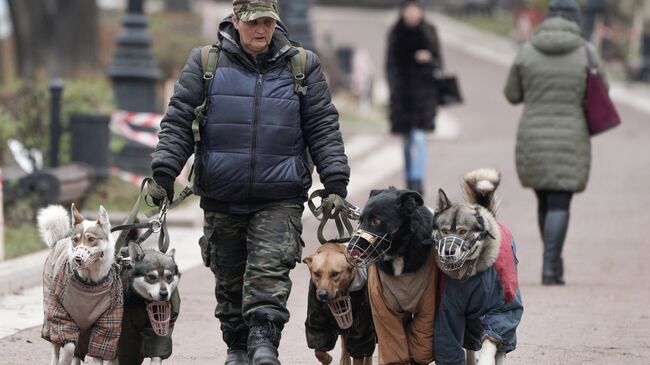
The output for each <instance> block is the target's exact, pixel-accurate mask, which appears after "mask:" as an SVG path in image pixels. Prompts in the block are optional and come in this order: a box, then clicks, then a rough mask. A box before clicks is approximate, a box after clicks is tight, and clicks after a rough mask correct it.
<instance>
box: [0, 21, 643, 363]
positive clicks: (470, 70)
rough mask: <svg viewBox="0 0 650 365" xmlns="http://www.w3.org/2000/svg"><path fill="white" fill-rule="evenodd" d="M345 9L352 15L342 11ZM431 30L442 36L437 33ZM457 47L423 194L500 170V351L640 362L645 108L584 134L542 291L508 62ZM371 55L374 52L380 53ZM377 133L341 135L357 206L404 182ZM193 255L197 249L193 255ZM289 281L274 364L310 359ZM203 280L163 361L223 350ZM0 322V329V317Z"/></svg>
mask: <svg viewBox="0 0 650 365" xmlns="http://www.w3.org/2000/svg"><path fill="white" fill-rule="evenodd" d="M328 11H332V10H328ZM325 15H326V14H325ZM344 15H345V16H349V17H353V16H354V14H351V13H349V12H348V11H346V12H345V14H344ZM368 19H369V20H368V21H367V23H364V24H362V25H361V26H359V25H357V24H355V25H354V26H355V27H357V26H358V28H355V29H356V30H355V33H354V34H355V37H357V38H359V39H358V42H360V43H363V44H366V45H368V46H369V47H380V46H381V45H380V44H376V43H381V42H377V41H376V40H377V37H380V38H381V39H382V40H383V35H384V34H385V28H386V26H387V24H388V23H387V21H389V20H390V19H392V18H391V17H389V16H388V15H387V13H377V16H376V17H372V16H370V15H369V16H368ZM344 25H345V22H342V23H337V24H335V25H334V26H333V27H334V29H337V31H344V30H342V29H341V27H342V26H344ZM319 26H320V27H323V26H324V25H322V24H321V25H319ZM440 31H441V32H442V33H443V40H444V38H445V37H444V29H440ZM349 34H352V33H349ZM378 35H379V36H378ZM373 42H374V43H373ZM484 46H485V45H484ZM467 47H471V45H469V44H468V45H467V46H466V47H461V46H459V45H458V44H452V42H450V43H449V44H446V45H445V55H446V57H447V65H448V67H449V70H450V71H451V72H454V73H458V74H459V75H460V76H461V80H462V88H463V91H464V93H465V97H466V103H465V104H464V105H463V106H462V107H455V108H452V109H449V110H448V111H447V113H448V118H450V120H452V121H453V120H455V121H456V122H457V123H458V124H459V125H460V134H459V135H458V137H457V138H451V139H438V140H435V141H433V142H432V144H431V148H430V156H429V157H430V164H429V166H430V170H429V173H428V176H427V184H426V186H427V190H428V191H427V194H426V201H427V203H428V204H430V205H433V202H434V195H433V193H434V191H435V190H437V188H438V187H442V188H444V189H445V190H446V191H447V192H448V193H449V195H450V197H451V198H452V199H459V198H460V196H461V194H460V191H459V179H460V177H461V176H462V175H463V174H464V173H465V172H467V171H469V170H470V169H474V168H476V167H481V166H493V167H495V168H497V169H499V170H500V171H502V173H503V182H502V184H501V186H500V188H499V189H500V191H499V192H500V196H501V198H502V201H503V202H502V205H501V207H500V211H499V218H500V220H501V221H502V222H504V223H505V224H507V225H508V226H509V228H510V229H511V230H512V232H513V234H514V237H515V239H516V241H517V243H518V257H519V259H520V265H519V273H520V285H521V290H522V294H523V299H524V304H525V307H526V311H525V313H524V318H523V321H522V324H521V326H520V328H519V331H518V338H519V346H518V349H517V350H516V351H515V352H514V353H512V354H511V355H510V356H509V364H548V365H557V364H639V365H641V364H644V365H647V364H649V363H650V305H648V303H650V283H649V282H648V280H647V279H648V278H650V265H649V264H648V262H650V250H649V249H648V238H647V235H646V234H645V225H647V224H648V223H649V222H650V210H649V209H648V208H647V207H648V205H649V204H650V194H648V192H647V185H648V181H649V180H650V170H648V166H650V146H649V144H648V136H649V135H650V120H649V119H650V116H649V115H648V114H644V112H643V108H634V107H632V106H629V105H627V104H622V105H620V112H621V115H622V117H623V120H624V122H623V123H624V124H623V125H622V126H621V127H619V128H617V129H615V130H612V131H610V132H608V133H606V134H604V135H602V136H599V137H597V138H594V139H593V168H592V173H591V180H590V183H589V187H588V190H587V191H586V192H585V193H583V194H579V195H577V196H576V197H575V198H574V201H573V205H572V210H571V213H572V218H571V219H572V221H571V227H570V229H569V233H568V237H567V245H566V251H565V257H566V278H567V281H568V284H567V285H566V286H565V287H557V288H548V287H542V286H541V285H540V284H539V281H540V270H541V240H540V238H539V234H538V232H537V226H536V218H535V210H536V207H535V198H534V195H533V193H532V192H531V191H529V190H525V189H523V188H521V187H520V185H519V182H518V180H517V177H516V172H515V167H514V156H513V151H514V137H515V131H516V125H517V120H518V118H519V115H520V113H521V108H519V107H517V108H514V107H511V106H509V105H508V104H507V103H506V102H505V100H504V98H503V96H502V94H501V89H502V87H503V83H504V80H505V76H506V72H507V69H506V67H505V66H504V64H506V63H504V62H493V61H491V60H490V57H493V55H492V56H490V57H487V60H486V57H482V56H481V55H480V54H477V53H476V52H473V51H468V49H467ZM371 53H376V54H381V50H374V51H372V52H371ZM451 124H452V125H453V124H454V123H453V122H452V123H451ZM344 127H345V126H344ZM381 128H384V126H383V125H381V124H377V126H376V127H374V128H372V129H371V130H369V131H367V133H363V134H361V135H356V134H351V133H346V135H345V139H346V141H347V142H348V151H349V153H350V155H351V156H350V157H351V164H352V171H353V178H352V184H351V187H350V200H351V201H352V202H354V203H356V204H358V205H362V204H363V203H364V201H365V200H366V197H367V192H368V191H369V190H370V189H372V188H377V187H386V186H388V185H391V184H392V185H396V186H402V184H403V182H402V177H401V172H400V168H401V167H400V164H401V152H400V146H399V143H398V141H397V140H396V139H393V138H390V137H387V136H385V135H382V134H381V133H380V132H381V131H380V130H379V129H381ZM354 130H355V133H358V131H357V130H356V129H354ZM195 213H196V212H195ZM198 214H199V215H200V213H198ZM315 228H316V222H315V220H314V219H312V218H307V217H306V219H305V231H304V235H303V237H304V238H305V241H307V243H308V246H307V247H306V248H305V253H307V254H308V253H311V252H313V251H314V250H315V248H316V247H317V242H316V239H315ZM199 235H200V231H198V230H190V231H188V232H186V233H185V234H184V235H181V234H179V235H177V236H176V237H181V238H177V240H178V241H177V242H176V245H178V246H183V247H189V248H190V249H189V250H188V249H187V248H184V249H183V251H185V252H187V254H186V255H187V257H188V259H189V261H191V260H194V261H195V262H196V257H198V249H197V248H196V238H197V237H198V236H199ZM192 250H194V255H196V256H192ZM192 257H194V258H192ZM189 261H188V262H189ZM190 266H191V265H190ZM292 278H293V280H294V287H293V293H292V295H291V298H290V302H289V306H290V310H291V313H292V319H291V321H290V322H289V324H288V325H287V328H286V330H285V331H284V334H283V341H282V346H281V358H282V360H283V363H284V364H290V365H293V364H314V363H316V362H315V360H314V358H313V356H312V353H311V351H309V350H308V349H307V348H306V343H305V339H304V327H303V322H304V319H305V313H306V293H307V284H308V273H307V270H306V267H305V265H299V266H298V267H297V268H296V269H295V270H294V271H293V272H292ZM212 280H213V279H212V277H211V274H210V272H209V270H207V269H204V268H201V267H198V268H194V269H190V270H188V271H186V272H185V273H184V274H183V277H182V280H181V290H182V296H183V309H182V313H181V316H180V318H179V321H178V323H177V330H176V331H175V334H174V344H175V350H174V355H173V359H172V360H171V361H170V362H169V363H172V364H206V363H216V364H219V363H222V361H223V358H224V355H225V349H224V346H223V344H222V342H221V341H220V340H219V338H220V333H219V330H218V324H217V321H216V320H215V319H214V318H213V317H212V311H213V307H214V298H213V296H212V295H213V294H212V285H213V283H212ZM38 300H40V298H38ZM12 313H14V314H15V312H12ZM2 314H4V313H2ZM8 315H11V314H8ZM0 320H1V321H3V322H2V323H3V325H2V326H4V321H5V316H4V315H3V317H2V319H0ZM0 352H1V353H2V354H3V356H1V357H0V364H27V363H45V362H46V361H47V354H48V351H47V345H46V343H45V342H44V341H43V340H41V339H40V338H39V337H38V329H37V328H30V329H26V330H23V331H20V332H18V333H16V334H13V335H11V336H8V337H5V338H3V339H1V340H0Z"/></svg>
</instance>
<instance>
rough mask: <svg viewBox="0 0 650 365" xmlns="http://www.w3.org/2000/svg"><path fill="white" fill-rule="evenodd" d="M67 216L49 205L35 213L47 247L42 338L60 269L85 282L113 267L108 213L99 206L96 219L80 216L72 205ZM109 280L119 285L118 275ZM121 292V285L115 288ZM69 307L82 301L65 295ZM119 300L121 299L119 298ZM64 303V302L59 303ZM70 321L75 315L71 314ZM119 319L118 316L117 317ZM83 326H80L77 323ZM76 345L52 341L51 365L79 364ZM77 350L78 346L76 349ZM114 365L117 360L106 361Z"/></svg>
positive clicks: (102, 276) (97, 280) (103, 275)
mask: <svg viewBox="0 0 650 365" xmlns="http://www.w3.org/2000/svg"><path fill="white" fill-rule="evenodd" d="M70 213H71V214H70V215H68V212H67V211H66V209H65V208H63V207H62V206H60V205H51V206H49V207H47V208H44V209H42V210H41V211H40V212H39V214H38V229H39V232H40V235H41V238H42V239H43V241H44V242H45V244H46V245H47V246H48V247H50V249H51V251H50V254H49V255H48V257H47V259H46V261H45V266H44V267H43V310H44V314H45V323H44V325H43V337H44V338H47V339H49V338H50V330H51V327H50V325H49V323H48V322H49V321H48V317H47V311H48V299H50V298H49V297H50V296H51V295H53V293H54V292H55V291H54V288H53V284H54V281H55V277H56V276H57V275H59V274H60V273H61V270H66V268H70V269H71V270H72V273H71V275H70V276H75V277H76V278H78V279H80V280H81V281H82V282H84V283H88V284H87V285H93V283H100V282H103V281H104V279H105V278H107V277H108V276H109V274H111V273H112V274H113V275H115V271H114V269H113V270H112V268H113V263H114V251H115V241H114V240H113V238H112V237H111V225H110V221H109V218H108V213H107V212H106V210H105V209H104V207H102V206H100V207H99V214H98V218H97V220H95V221H91V220H87V219H84V217H83V216H82V215H81V213H79V211H78V210H77V208H76V207H75V206H74V204H72V206H71V209H70ZM115 278H116V279H117V280H114V281H112V282H111V283H112V285H120V286H121V283H120V281H119V277H117V276H116V277H115ZM119 293H120V294H121V288H120V290H119ZM66 301H70V302H71V305H72V306H73V307H79V305H80V304H82V303H79V302H77V303H75V301H81V299H79V298H74V297H73V298H70V295H68V297H67V298H66ZM120 302H121V299H120ZM63 304H64V305H65V303H63ZM72 318H73V320H75V323H76V324H77V325H78V323H77V322H76V318H75V316H74V315H73V316H72ZM120 320H121V318H120ZM80 327H83V326H80ZM76 346H77V344H75V343H72V342H68V343H66V344H65V345H63V346H59V345H56V344H54V343H52V357H51V364H52V365H57V364H58V365H69V364H80V362H81V359H80V358H79V357H78V356H76V354H75V347H76ZM77 350H78V349H77ZM93 361H94V362H93V363H95V364H101V363H102V360H100V359H93ZM108 363H109V364H116V363H117V359H116V360H113V361H108Z"/></svg>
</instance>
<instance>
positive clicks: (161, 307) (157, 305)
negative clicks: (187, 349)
mask: <svg viewBox="0 0 650 365" xmlns="http://www.w3.org/2000/svg"><path fill="white" fill-rule="evenodd" d="M171 307H172V306H171V304H170V303H169V302H168V301H165V302H150V303H149V304H147V315H149V322H151V328H152V329H153V332H154V333H155V334H156V335H158V336H167V335H168V334H169V321H170V319H171V317H172V310H171Z"/></svg>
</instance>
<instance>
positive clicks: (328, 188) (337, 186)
mask: <svg viewBox="0 0 650 365" xmlns="http://www.w3.org/2000/svg"><path fill="white" fill-rule="evenodd" d="M330 194H336V195H338V196H340V197H341V198H345V197H346V196H348V184H347V183H345V182H343V181H341V180H336V181H331V182H328V183H325V189H323V193H322V195H321V198H327V197H328V196H330Z"/></svg>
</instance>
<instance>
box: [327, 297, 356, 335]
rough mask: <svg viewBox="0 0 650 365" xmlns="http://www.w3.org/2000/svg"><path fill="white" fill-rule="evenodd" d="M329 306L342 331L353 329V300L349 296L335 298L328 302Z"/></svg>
mask: <svg viewBox="0 0 650 365" xmlns="http://www.w3.org/2000/svg"><path fill="white" fill-rule="evenodd" d="M327 306H328V307H329V308H330V312H332V316H334V319H335V320H336V324H337V325H338V326H339V328H340V329H342V330H346V329H348V328H350V327H352V300H351V299H350V296H349V295H344V296H340V297H337V298H334V299H332V300H330V301H329V302H327Z"/></svg>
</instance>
